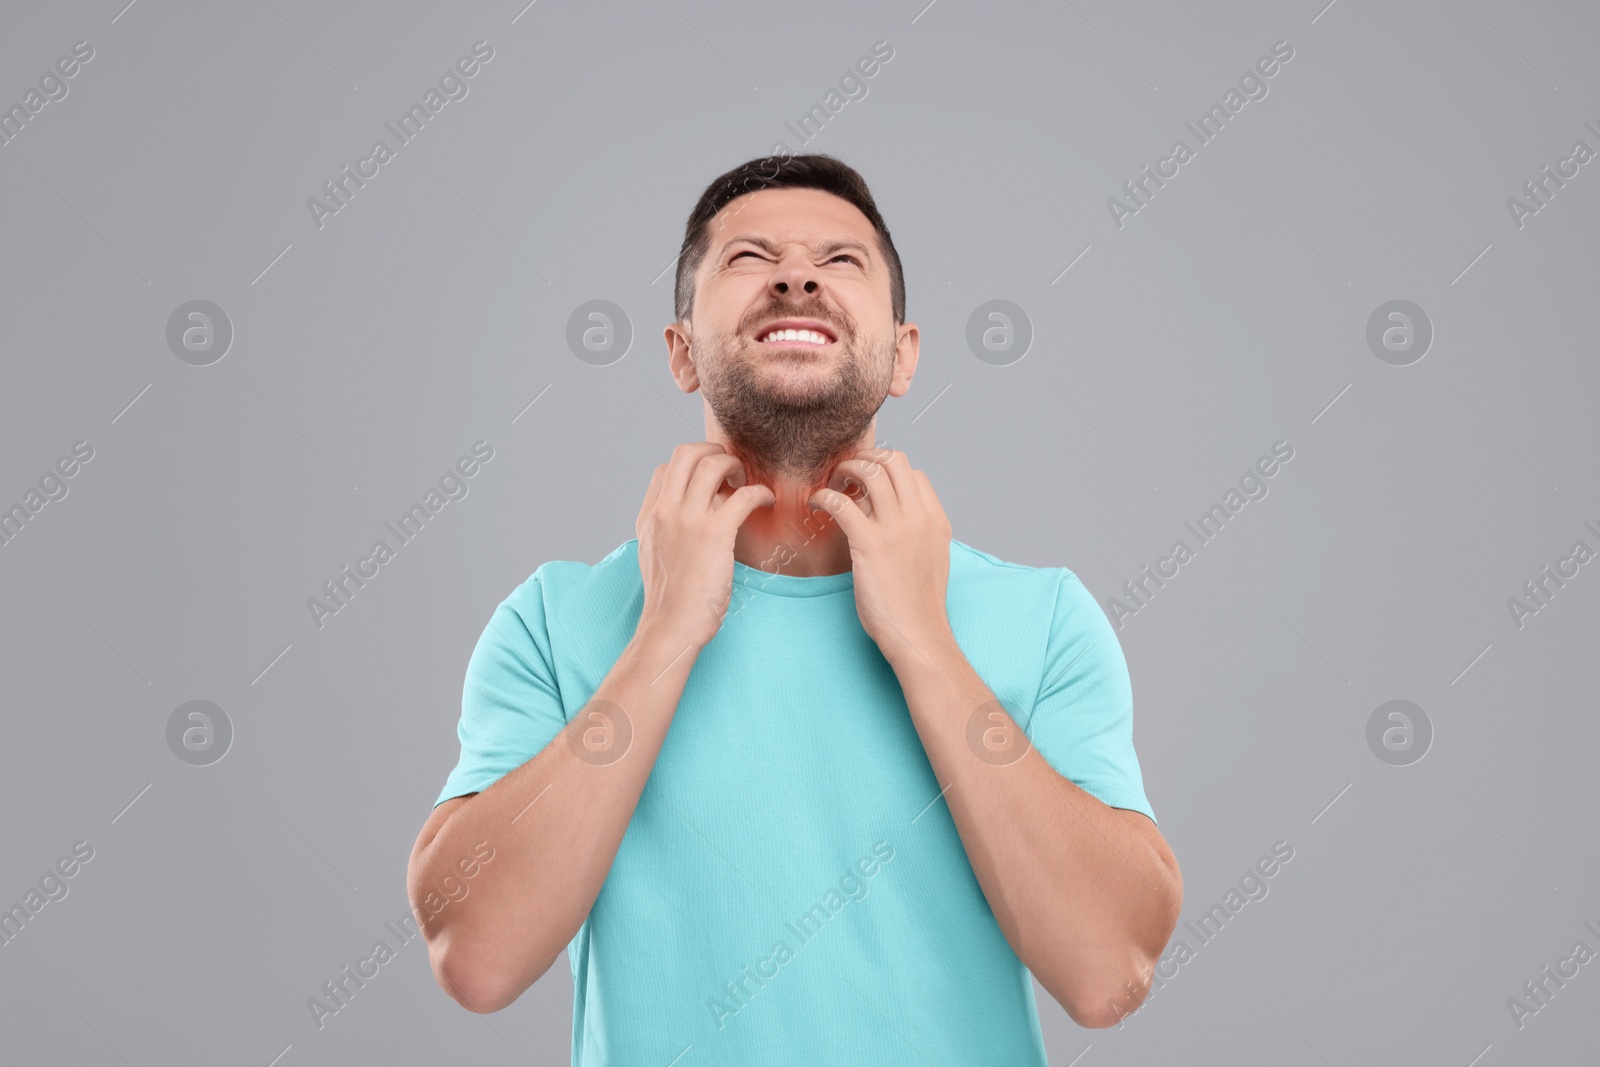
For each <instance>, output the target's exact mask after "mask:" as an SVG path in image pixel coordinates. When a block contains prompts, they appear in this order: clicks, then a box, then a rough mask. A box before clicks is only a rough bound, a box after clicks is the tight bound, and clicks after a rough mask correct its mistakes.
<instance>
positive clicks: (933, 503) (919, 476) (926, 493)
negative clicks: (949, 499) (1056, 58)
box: [911, 470, 945, 519]
mask: <svg viewBox="0 0 1600 1067" xmlns="http://www.w3.org/2000/svg"><path fill="white" fill-rule="evenodd" d="M911 473H912V475H913V476H914V477H915V479H916V483H917V488H918V491H919V493H920V496H921V498H922V506H923V507H924V508H925V509H926V510H927V511H929V512H931V513H932V514H934V515H937V516H939V518H941V519H943V518H945V513H944V505H942V504H940V503H939V494H938V493H936V492H934V489H933V482H931V481H930V480H929V479H928V472H927V471H920V470H913V471H912V472H911Z"/></svg>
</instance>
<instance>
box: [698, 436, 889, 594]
mask: <svg viewBox="0 0 1600 1067" xmlns="http://www.w3.org/2000/svg"><path fill="white" fill-rule="evenodd" d="M707 431H708V433H707V436H706V440H708V441H712V442H715V443H716V444H719V445H721V446H722V447H723V448H726V449H727V450H728V451H729V452H730V453H732V454H733V455H735V456H738V457H739V458H740V459H741V460H743V461H744V469H745V475H746V477H747V478H748V479H749V483H750V484H752V485H758V484H759V485H765V486H767V487H768V488H770V489H771V490H772V492H773V494H774V495H775V496H776V497H777V498H778V499H777V502H776V503H774V504H773V505H772V506H771V507H763V508H756V509H755V510H754V511H752V512H751V513H750V517H749V518H747V519H745V521H744V525H742V526H740V527H739V532H738V533H737V534H736V535H735V536H734V542H733V558H734V559H736V560H738V561H739V562H740V563H743V564H744V565H745V566H747V567H754V568H756V569H757V570H761V571H765V572H767V573H769V574H787V575H790V576H793V577H797V578H811V577H817V576H819V575H825V574H841V573H843V572H845V571H848V570H849V569H850V542H849V540H848V539H847V538H846V537H845V535H844V530H842V529H841V528H840V527H839V524H838V523H837V522H835V521H834V520H833V517H832V516H830V515H829V514H828V513H827V512H825V511H820V510H813V509H812V507H811V506H810V505H809V504H808V503H807V501H808V500H810V499H811V496H812V494H813V493H815V492H816V491H817V490H818V489H822V488H824V487H826V486H827V484H828V480H829V478H831V477H832V475H833V468H834V465H835V463H837V460H835V461H834V462H833V463H829V464H828V465H827V469H825V470H824V471H822V472H820V473H818V474H815V475H804V474H796V473H793V472H790V471H783V470H774V469H771V468H770V467H767V466H764V465H763V464H761V463H760V462H759V461H755V460H752V459H751V458H750V457H747V456H746V455H745V454H744V453H743V452H742V451H741V450H740V449H739V448H738V447H737V446H736V445H734V444H733V443H732V442H731V441H729V440H728V439H727V437H726V436H725V435H723V434H722V433H721V432H720V429H719V428H717V427H714V426H708V427H707ZM872 436H873V435H872V430H871V429H870V428H869V429H868V431H867V433H866V434H865V435H863V439H862V441H860V442H857V443H855V444H852V445H849V446H848V447H846V448H844V449H843V450H842V451H841V452H840V454H839V458H840V459H843V458H847V457H848V456H850V455H851V454H853V453H854V452H855V451H856V450H858V449H862V448H870V447H872Z"/></svg>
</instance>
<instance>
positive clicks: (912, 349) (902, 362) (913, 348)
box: [889, 322, 922, 396]
mask: <svg viewBox="0 0 1600 1067" xmlns="http://www.w3.org/2000/svg"><path fill="white" fill-rule="evenodd" d="M921 349H922V331H921V330H919V329H917V324H916V323H914V322H908V323H906V324H905V325H903V326H901V327H900V328H899V330H898V331H897V334H896V337H895V343H894V377H893V378H891V379H890V381H889V395H890V396H904V395H905V394H906V392H907V391H908V390H909V389H910V388H911V376H912V375H913V374H915V373H916V372H917V356H918V355H919V354H920V352H921Z"/></svg>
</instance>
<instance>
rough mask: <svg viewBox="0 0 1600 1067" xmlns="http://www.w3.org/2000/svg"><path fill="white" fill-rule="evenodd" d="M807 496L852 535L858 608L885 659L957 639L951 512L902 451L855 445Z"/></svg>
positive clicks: (853, 568)
mask: <svg viewBox="0 0 1600 1067" xmlns="http://www.w3.org/2000/svg"><path fill="white" fill-rule="evenodd" d="M808 503H809V504H810V506H811V507H814V508H818V509H820V510H823V511H826V512H827V513H828V514H829V515H830V516H832V517H833V519H834V521H835V522H837V523H838V524H839V526H840V528H841V529H843V530H844V534H845V537H846V538H847V539H848V540H849V542H850V566H851V569H852V570H853V571H854V573H855V589H856V614H857V615H859V616H860V618H861V627H862V629H864V630H866V632H867V635H868V636H870V637H871V638H872V639H873V640H874V641H876V642H877V644H878V648H879V649H880V650H881V651H882V652H883V655H884V658H885V659H887V660H889V662H890V663H894V662H896V659H897V657H899V656H904V655H918V654H921V655H927V654H929V652H931V651H932V650H933V649H934V648H936V647H937V646H938V645H939V643H941V642H945V641H949V640H950V639H951V637H952V635H951V632H950V618H949V615H948V614H947V613H946V611H945V591H946V589H947V587H948V583H949V578H950V538H951V529H950V520H949V519H948V518H947V517H946V516H945V513H944V508H943V507H941V506H940V504H939V497H938V494H936V493H935V492H934V491H933V485H932V483H931V482H929V481H928V476H927V475H926V474H925V473H923V472H922V471H920V470H916V469H914V468H913V467H912V466H911V461H910V460H909V459H907V458H906V454H905V453H904V452H900V451H896V450H893V449H883V448H867V449H862V450H860V451H858V452H856V453H855V454H854V456H852V457H851V458H849V459H846V460H842V461H840V463H839V464H838V466H837V467H835V468H834V472H833V475H832V476H831V477H830V479H829V482H828V486H827V487H826V488H823V489H818V490H817V491H816V492H815V493H813V494H812V495H811V498H810V500H809V501H808Z"/></svg>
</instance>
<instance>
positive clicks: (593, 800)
mask: <svg viewBox="0 0 1600 1067" xmlns="http://www.w3.org/2000/svg"><path fill="white" fill-rule="evenodd" d="M697 658H698V649H696V648H695V647H693V646H692V645H686V643H685V642H683V641H682V640H679V639H677V638H675V637H672V636H670V635H669V634H667V633H666V632H665V631H664V630H657V629H652V628H647V627H641V629H640V630H639V632H637V633H636V634H635V636H634V638H633V640H632V641H631V642H630V643H629V644H628V646H627V647H626V648H625V649H624V651H623V653H622V654H621V655H620V656H619V657H618V659H617V662H616V664H615V665H614V666H613V667H612V669H611V671H610V673H609V674H608V675H607V676H606V678H605V680H604V681H603V682H602V683H601V685H600V686H599V688H598V689H597V690H596V691H595V693H594V695H593V698H591V703H592V702H593V701H595V700H603V701H607V702H609V703H610V704H612V705H615V706H616V707H618V708H621V709H623V714H624V715H625V716H626V718H625V719H624V718H623V717H622V716H621V715H617V716H615V717H616V718H617V719H619V720H620V721H621V722H620V723H619V724H614V730H615V732H614V734H613V735H612V738H611V740H612V742H613V743H614V744H618V745H622V744H624V743H625V745H626V748H625V749H621V750H620V751H621V754H620V755H618V753H617V751H610V752H606V751H601V752H596V751H595V750H594V748H593V747H592V746H591V747H589V748H585V747H584V738H583V732H584V731H586V730H589V731H593V730H596V729H598V728H599V726H598V725H597V723H596V722H595V721H588V720H586V719H585V717H584V716H583V714H582V713H579V714H576V715H574V717H573V721H572V722H570V723H568V724H567V726H566V727H565V728H564V729H563V730H562V732H561V733H560V734H558V735H557V736H556V737H555V738H554V739H553V740H552V741H551V742H550V743H549V744H548V745H546V746H545V747H544V749H542V750H541V751H540V752H539V754H538V755H536V756H535V757H534V758H532V759H530V760H529V761H528V762H527V763H524V764H523V765H522V766H520V767H518V768H516V769H515V770H513V771H511V772H510V773H509V774H507V775H505V777H503V778H501V779H500V780H499V781H497V782H495V783H494V784H493V785H491V786H490V787H489V788H487V789H485V790H484V791H483V792H482V793H479V794H477V795H476V796H473V797H470V798H468V799H467V800H466V801H465V802H463V803H462V804H461V805H460V806H459V807H458V808H457V809H456V810H455V811H453V812H452V813H451V814H450V815H449V817H448V818H446V819H445V821H444V822H443V824H442V825H441V826H440V827H439V829H438V831H437V833H436V834H435V835H434V837H433V839H432V840H431V841H428V842H426V843H424V844H423V845H421V846H420V847H419V849H418V851H417V854H416V857H415V859H414V861H413V863H412V866H411V870H410V872H409V877H408V888H409V891H410V895H411V898H412V906H413V910H415V911H416V913H417V914H418V915H419V916H421V917H426V916H428V915H429V912H428V911H427V910H426V909H424V908H422V907H420V906H419V901H420V900H421V898H422V897H423V896H425V895H426V894H427V893H428V892H429V891H430V890H436V887H437V886H438V885H439V884H440V882H441V880H442V879H443V878H444V877H446V876H448V875H451V874H453V873H456V872H455V866H456V864H457V862H458V861H459V860H460V859H462V858H463V857H466V856H470V855H473V854H474V850H475V849H478V848H481V847H482V846H481V845H480V843H481V842H487V845H488V847H490V848H493V850H494V852H493V861H492V862H490V863H487V864H484V865H482V866H481V867H480V868H479V870H478V873H477V874H476V876H475V877H474V878H473V879H472V881H471V882H470V884H469V885H470V888H469V889H468V891H467V893H466V894H465V895H463V896H462V897H461V898H460V899H459V900H453V901H450V902H449V903H448V904H447V905H446V906H445V907H443V908H442V909H440V910H439V911H438V914H437V915H435V916H433V917H432V919H431V921H426V925H425V926H424V928H423V929H424V935H425V937H426V939H427V942H428V948H429V955H430V958H431V959H432V960H433V963H434V971H435V974H436V975H438V976H439V978H440V980H441V982H442V983H444V984H446V986H447V988H450V987H451V986H453V987H454V988H450V992H451V994H452V996H455V997H456V999H457V1000H458V1001H461V1002H463V1003H464V1005H465V1006H467V1007H469V1008H472V1009H474V1010H477V1011H494V1010H498V1009H499V1008H501V1007H504V1006H505V1005H506V1004H509V1003H511V1001H513V1000H515V999H516V998H517V997H518V996H520V995H521V993H522V991H523V990H525V989H526V988H527V987H528V986H529V985H531V984H532V983H533V982H535V981H537V980H538V978H539V977H540V976H541V975H542V974H543V973H544V972H545V971H546V970H547V969H548V968H549V966H550V964H551V963H552V962H553V961H554V960H555V959H556V958H557V957H558V956H559V955H560V953H561V950H562V949H563V948H564V947H565V946H566V945H567V943H568V942H570V941H571V939H572V937H573V936H574V935H575V934H576V933H577V930H578V928H579V927H580V926H581V925H582V924H583V921H584V919H585V918H586V917H587V916H588V914H589V909H590V908H591V907H592V906H593V904H594V900H595V897H596V896H598V895H599V892H600V888H601V886H602V885H603V884H604V883H605V879H606V875H607V873H608V872H609V871H610V869H611V864H612V861H613V860H614V859H615V858H616V853H617V849H618V847H619V846H620V845H621V843H622V838H623V835H624V834H625V833H626V831H627V828H628V823H629V821H630V820H631V819H632V817H633V811H634V808H635V807H636V805H637V804H638V801H639V796H640V793H641V792H642V791H643V789H644V785H645V782H646V781H647V780H648V779H649V776H650V770H651V768H652V767H653V766H654V764H655V760H656V756H657V754H658V753H659V752H660V750H661V745H662V742H663V741H664V740H665V738H666V733H667V728H668V726H669V725H670V723H671V721H672V716H673V714H674V712H675V711H676V709H677V705H678V701H679V699H680V697H681V696H682V694H683V687H684V685H685V683H686V682H687V680H688V677H689V672H690V670H691V668H692V667H693V665H694V662H695V660H696V659H697ZM622 724H625V726H624V725H622ZM625 732H626V733H631V736H630V737H628V738H627V740H626V741H625V742H624V741H623V739H622V735H623V734H624V733H625ZM589 740H590V741H593V740H595V737H594V736H593V735H591V737H590V739H589ZM457 878H458V880H459V874H457Z"/></svg>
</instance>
